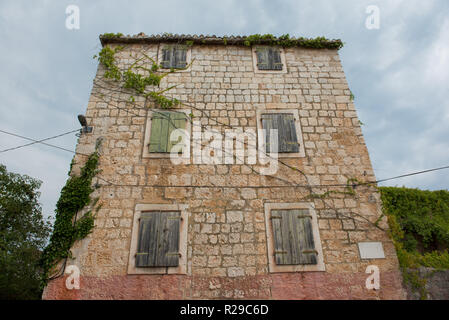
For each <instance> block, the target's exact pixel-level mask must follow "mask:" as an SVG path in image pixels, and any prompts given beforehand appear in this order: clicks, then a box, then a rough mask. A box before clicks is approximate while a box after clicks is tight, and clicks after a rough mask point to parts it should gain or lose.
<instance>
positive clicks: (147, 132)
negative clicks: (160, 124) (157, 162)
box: [142, 109, 192, 159]
mask: <svg viewBox="0 0 449 320" xmlns="http://www.w3.org/2000/svg"><path fill="white" fill-rule="evenodd" d="M153 110H154V111H159V112H167V111H173V112H183V113H185V115H186V122H187V123H186V128H185V129H186V130H187V132H188V133H189V138H190V136H191V122H190V121H189V119H190V113H191V112H192V111H191V110H189V109H169V110H167V109H153ZM153 110H152V109H149V110H148V113H147V121H146V125H145V137H144V141H143V152H142V158H170V153H169V152H167V153H158V152H149V150H148V144H149V143H150V135H151V117H152V115H153V113H154V111H153ZM179 157H180V158H182V159H190V152H184V153H183V155H182V156H179Z"/></svg>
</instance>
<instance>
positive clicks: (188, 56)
mask: <svg viewBox="0 0 449 320" xmlns="http://www.w3.org/2000/svg"><path fill="white" fill-rule="evenodd" d="M177 46H178V47H183V48H185V49H186V66H187V68H186V69H177V68H174V70H175V71H176V73H178V72H190V67H191V66H190V63H191V61H192V47H191V46H188V45H182V44H176V43H161V44H159V48H158V59H157V61H158V64H159V65H160V66H161V70H170V68H164V67H163V66H162V57H163V50H164V49H166V48H169V47H177Z"/></svg>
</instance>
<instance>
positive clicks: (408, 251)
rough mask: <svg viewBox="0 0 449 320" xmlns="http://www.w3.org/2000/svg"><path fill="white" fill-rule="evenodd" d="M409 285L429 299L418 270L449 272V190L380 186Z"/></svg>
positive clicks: (402, 269) (424, 282) (400, 262)
mask: <svg viewBox="0 0 449 320" xmlns="http://www.w3.org/2000/svg"><path fill="white" fill-rule="evenodd" d="M379 190H380V192H381V196H382V205H383V214H385V215H387V216H388V221H389V225H390V230H391V236H392V238H393V241H394V244H395V247H396V252H397V255H398V259H399V264H400V267H401V271H402V274H403V277H404V280H405V282H406V283H409V284H411V285H412V288H414V289H415V290H418V291H419V292H420V294H421V298H423V299H424V298H425V297H426V291H425V284H426V279H423V278H420V277H419V272H418V270H417V269H418V268H419V267H429V268H434V269H436V270H447V269H449V252H448V248H449V191H446V190H440V191H426V190H418V189H408V188H395V187H380V188H379Z"/></svg>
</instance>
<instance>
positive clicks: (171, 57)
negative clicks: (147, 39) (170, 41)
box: [161, 47, 187, 69]
mask: <svg viewBox="0 0 449 320" xmlns="http://www.w3.org/2000/svg"><path fill="white" fill-rule="evenodd" d="M161 65H162V68H164V69H172V68H173V69H182V68H185V67H186V65H187V49H186V48H183V47H167V48H164V49H162V61H161Z"/></svg>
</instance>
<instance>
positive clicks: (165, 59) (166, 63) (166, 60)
mask: <svg viewBox="0 0 449 320" xmlns="http://www.w3.org/2000/svg"><path fill="white" fill-rule="evenodd" d="M172 58H173V50H172V48H164V49H162V61H161V65H162V68H164V69H170V68H171V65H172Z"/></svg>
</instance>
